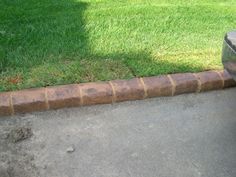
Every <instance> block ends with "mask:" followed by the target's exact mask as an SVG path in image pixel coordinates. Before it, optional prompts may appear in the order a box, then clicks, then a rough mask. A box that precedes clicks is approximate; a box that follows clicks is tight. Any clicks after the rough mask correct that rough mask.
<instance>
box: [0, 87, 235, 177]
mask: <svg viewBox="0 0 236 177" xmlns="http://www.w3.org/2000/svg"><path fill="white" fill-rule="evenodd" d="M0 176H1V177H200V176H201V177H235V176H236V88H233V89H228V90H224V91H214V92H208V93H202V94H189V95H181V96H176V97H169V98H155V99H148V100H143V101H134V102H125V103H119V104H114V105H100V106H91V107H82V108H71V109H63V110H57V111H48V112H41V113H32V114H26V115H21V116H15V117H5V118H1V119H0Z"/></svg>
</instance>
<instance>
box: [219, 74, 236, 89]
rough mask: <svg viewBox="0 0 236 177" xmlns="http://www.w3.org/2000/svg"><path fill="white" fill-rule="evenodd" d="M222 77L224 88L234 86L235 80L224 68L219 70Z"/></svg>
mask: <svg viewBox="0 0 236 177" xmlns="http://www.w3.org/2000/svg"><path fill="white" fill-rule="evenodd" d="M220 73H221V75H222V77H223V79H224V88H229V87H234V86H236V81H235V80H234V79H233V78H232V77H231V76H230V74H229V73H228V72H227V71H226V70H224V71H221V72H220Z"/></svg>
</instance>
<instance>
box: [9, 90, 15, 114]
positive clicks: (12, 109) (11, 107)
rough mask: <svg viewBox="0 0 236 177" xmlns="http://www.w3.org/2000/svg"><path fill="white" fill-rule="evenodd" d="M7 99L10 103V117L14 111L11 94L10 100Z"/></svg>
mask: <svg viewBox="0 0 236 177" xmlns="http://www.w3.org/2000/svg"><path fill="white" fill-rule="evenodd" d="M9 99H10V100H9V102H10V109H11V115H14V114H15V110H14V106H13V101H12V92H10V98H9Z"/></svg>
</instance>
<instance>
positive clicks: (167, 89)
mask: <svg viewBox="0 0 236 177" xmlns="http://www.w3.org/2000/svg"><path fill="white" fill-rule="evenodd" d="M143 82H144V84H145V86H146V89H147V97H149V98H150V97H157V96H171V94H172V84H171V82H170V80H169V78H168V77H167V76H158V77H145V78H143Z"/></svg>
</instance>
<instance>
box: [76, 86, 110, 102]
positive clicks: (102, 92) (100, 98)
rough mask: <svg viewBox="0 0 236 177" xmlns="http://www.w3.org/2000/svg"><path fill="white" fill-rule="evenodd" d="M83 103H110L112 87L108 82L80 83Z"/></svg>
mask: <svg viewBox="0 0 236 177" xmlns="http://www.w3.org/2000/svg"><path fill="white" fill-rule="evenodd" d="M79 87H80V89H81V93H82V95H83V105H92V104H106V103H112V97H113V93H112V88H111V86H110V85H109V84H108V83H87V84H80V85H79Z"/></svg>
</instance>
